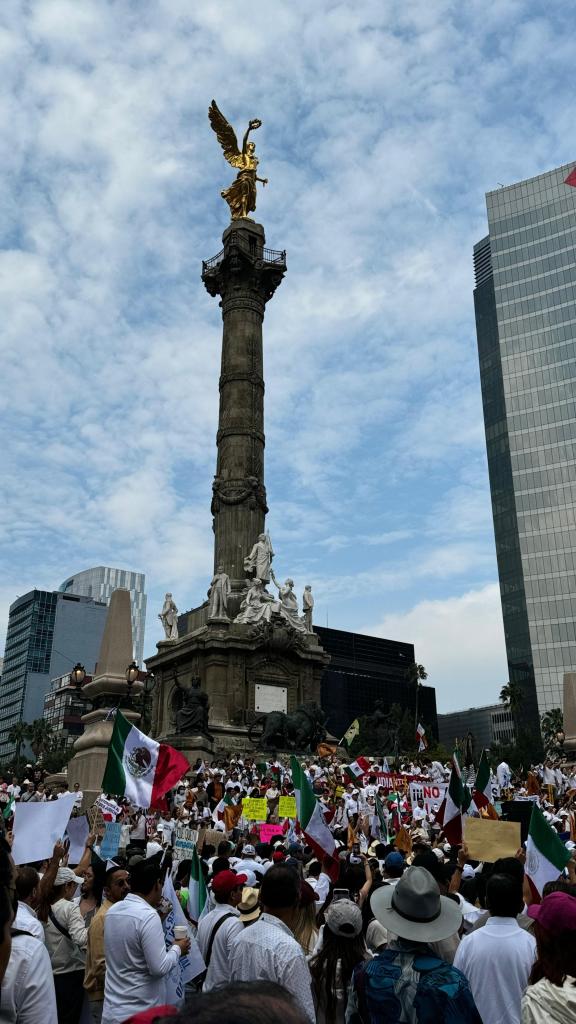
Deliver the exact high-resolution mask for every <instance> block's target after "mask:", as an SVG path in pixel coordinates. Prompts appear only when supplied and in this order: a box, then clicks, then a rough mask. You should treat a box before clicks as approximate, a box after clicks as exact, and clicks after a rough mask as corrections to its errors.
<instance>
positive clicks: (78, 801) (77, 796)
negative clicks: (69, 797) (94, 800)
mask: <svg viewBox="0 0 576 1024" xmlns="http://www.w3.org/2000/svg"><path fill="white" fill-rule="evenodd" d="M83 799H84V793H83V792H82V790H81V789H80V783H79V782H75V783H74V807H75V808H76V810H77V811H79V810H80V808H81V807H82V801H83Z"/></svg>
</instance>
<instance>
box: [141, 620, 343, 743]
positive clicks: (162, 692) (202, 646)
mask: <svg viewBox="0 0 576 1024" xmlns="http://www.w3.org/2000/svg"><path fill="white" fill-rule="evenodd" d="M191 614H192V616H193V615H194V613H191ZM329 660H330V658H329V655H327V654H326V652H325V651H324V649H323V647H321V646H320V643H319V640H318V637H317V635H316V634H315V633H304V632H299V631H296V630H295V629H293V628H292V627H291V626H290V624H289V623H288V622H287V621H286V620H284V619H282V618H281V617H279V616H278V617H277V618H276V617H273V619H272V621H271V622H263V623H261V624H259V625H258V627H253V626H248V625H245V624H244V623H236V622H231V623H229V624H227V626H226V628H225V629H223V628H221V624H220V625H218V626H217V625H216V624H214V623H209V624H208V625H206V626H203V627H201V628H200V629H197V630H195V631H194V632H191V633H189V634H188V635H187V636H183V637H182V638H181V639H180V640H177V641H173V642H171V643H159V644H158V653H157V654H156V655H154V656H153V657H152V658H148V659H147V661H146V666H147V668H148V670H149V671H150V672H153V673H154V676H155V677H156V681H157V683H156V687H155V690H154V707H153V711H152V733H153V735H154V736H156V737H159V738H160V739H162V741H164V742H167V743H170V744H172V745H173V746H176V745H177V744H176V743H175V742H174V741H175V740H176V739H179V744H178V745H179V749H182V750H184V752H186V750H185V747H184V746H183V745H182V744H185V743H188V742H190V741H191V740H195V737H193V736H186V735H182V734H180V735H179V736H178V735H176V736H175V732H176V715H177V713H178V711H179V710H180V708H181V706H182V703H183V697H184V691H186V690H189V689H190V687H191V681H192V679H194V678H196V679H200V686H201V688H202V690H204V691H205V693H207V695H208V700H209V703H210V719H209V730H210V733H211V735H212V737H213V747H214V755H215V756H216V757H217V756H218V755H219V754H220V753H223V752H225V751H231V752H232V751H233V752H237V753H248V752H250V750H251V746H252V744H251V740H250V736H249V729H250V726H251V725H253V724H254V723H255V721H256V719H257V718H258V717H259V716H260V715H261V714H265V713H267V712H269V711H284V712H287V713H289V712H291V711H294V710H295V709H296V708H297V707H298V705H300V704H306V703H316V704H318V705H319V704H320V680H321V677H322V673H323V671H324V669H325V667H326V665H327V664H328V662H329ZM254 738H255V739H256V737H254ZM191 748H192V749H193V750H195V749H196V747H195V746H194V744H191ZM210 753H211V751H210ZM206 754H208V751H206ZM187 756H188V755H187ZM195 756H196V757H200V756H205V755H204V753H203V752H200V749H199V753H197V754H196V755H195Z"/></svg>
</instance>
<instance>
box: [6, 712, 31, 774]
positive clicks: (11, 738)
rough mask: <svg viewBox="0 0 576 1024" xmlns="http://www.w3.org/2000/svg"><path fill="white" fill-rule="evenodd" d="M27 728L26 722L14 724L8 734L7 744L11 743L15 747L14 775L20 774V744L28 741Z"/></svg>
mask: <svg viewBox="0 0 576 1024" xmlns="http://www.w3.org/2000/svg"><path fill="white" fill-rule="evenodd" d="M28 729H29V726H28V725H27V724H26V722H16V723H15V724H14V725H13V726H12V728H11V729H10V732H9V733H8V742H9V743H13V744H14V745H15V747H16V755H15V759H14V760H15V768H14V771H15V773H16V775H18V774H19V772H20V751H21V750H22V744H23V743H25V742H26V740H27V739H28Z"/></svg>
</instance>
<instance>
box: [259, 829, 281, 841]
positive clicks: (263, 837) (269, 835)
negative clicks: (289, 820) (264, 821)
mask: <svg viewBox="0 0 576 1024" xmlns="http://www.w3.org/2000/svg"><path fill="white" fill-rule="evenodd" d="M283 835H284V831H283V829H282V825H260V842H261V843H269V842H270V840H271V839H273V838H274V836H283Z"/></svg>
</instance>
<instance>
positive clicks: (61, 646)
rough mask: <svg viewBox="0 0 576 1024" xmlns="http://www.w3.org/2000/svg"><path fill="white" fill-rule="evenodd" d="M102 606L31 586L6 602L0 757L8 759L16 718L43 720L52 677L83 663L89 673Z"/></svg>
mask: <svg viewBox="0 0 576 1024" xmlns="http://www.w3.org/2000/svg"><path fill="white" fill-rule="evenodd" d="M107 611H108V609H107V607H106V604H105V603H104V602H102V601H93V600H92V599H91V598H88V597H80V596H78V595H76V594H61V593H58V592H51V591H45V590H31V591H29V593H28V594H24V595H23V596H22V597H19V598H18V600H16V601H14V603H13V604H12V605H11V606H10V615H9V619H8V631H7V634H6V646H5V650H4V665H3V670H2V679H1V685H0V761H4V760H8V759H10V758H11V757H12V756H13V754H14V749H15V745H14V743H12V742H11V741H10V740H9V739H8V734H9V732H10V729H11V727H12V726H13V725H15V724H16V722H20V721H23V722H28V723H30V722H33V721H34V720H35V719H36V718H42V716H43V713H44V697H45V695H46V693H47V692H48V690H49V688H50V680H51V679H53V678H55V677H56V676H61V675H64V674H65V673H66V672H67V671H70V669H71V667H72V666H73V665H74V664H75V663H76V662H77V661H81V662H82V663H83V664H84V665H85V666H86V671H88V672H93V671H94V667H95V665H96V661H97V658H98V653H99V650H100V642H101V640H102V634H103V632H104V623H105V621H106V615H107Z"/></svg>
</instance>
